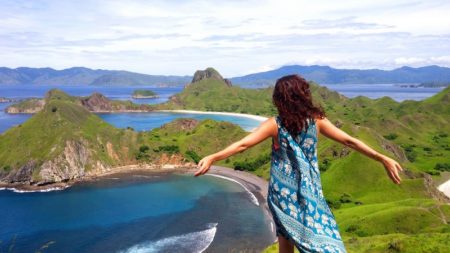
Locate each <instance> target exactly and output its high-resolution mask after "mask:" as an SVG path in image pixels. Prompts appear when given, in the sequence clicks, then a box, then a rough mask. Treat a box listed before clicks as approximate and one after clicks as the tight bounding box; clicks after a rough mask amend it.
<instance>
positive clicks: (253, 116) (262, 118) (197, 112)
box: [155, 110, 268, 121]
mask: <svg viewBox="0 0 450 253" xmlns="http://www.w3.org/2000/svg"><path fill="white" fill-rule="evenodd" d="M155 112H173V113H193V114H220V115H230V116H236V117H245V118H250V119H254V120H258V121H264V120H267V119H268V118H267V117H264V116H259V115H254V114H247V113H236V112H209V111H194V110H155Z"/></svg>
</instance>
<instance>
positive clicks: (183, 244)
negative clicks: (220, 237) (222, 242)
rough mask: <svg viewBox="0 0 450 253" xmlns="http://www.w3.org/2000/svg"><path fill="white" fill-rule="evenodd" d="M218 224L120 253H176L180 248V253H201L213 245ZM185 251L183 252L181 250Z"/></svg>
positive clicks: (143, 244) (144, 243) (149, 242)
mask: <svg viewBox="0 0 450 253" xmlns="http://www.w3.org/2000/svg"><path fill="white" fill-rule="evenodd" d="M217 225H218V223H209V224H208V227H209V228H208V229H205V230H201V231H196V232H192V233H188V234H184V235H176V236H171V237H166V238H163V239H160V240H156V241H147V242H143V243H140V244H136V245H134V246H132V247H130V248H128V249H126V250H124V251H119V252H120V253H150V252H168V251H169V252H170V251H172V252H175V251H174V250H173V249H175V248H179V249H180V252H186V251H187V252H196V253H201V252H203V251H205V250H206V249H207V248H208V247H209V245H211V243H212V241H213V240H214V236H215V235H216V231H217ZM181 249H183V250H181Z"/></svg>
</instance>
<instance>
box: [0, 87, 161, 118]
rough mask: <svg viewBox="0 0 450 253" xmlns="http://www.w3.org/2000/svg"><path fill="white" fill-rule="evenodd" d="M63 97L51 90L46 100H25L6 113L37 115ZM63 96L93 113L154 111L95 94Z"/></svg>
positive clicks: (144, 105)
mask: <svg viewBox="0 0 450 253" xmlns="http://www.w3.org/2000/svg"><path fill="white" fill-rule="evenodd" d="M58 96H61V94H60V93H58V91H55V90H50V91H49V92H47V94H46V95H45V98H43V99H38V98H30V99H27V100H24V101H22V102H20V103H18V104H13V105H10V106H8V107H7V108H6V109H5V112H7V113H11V114H15V113H37V112H39V111H41V110H42V109H43V108H44V106H45V104H46V103H47V101H48V99H54V98H55V97H56V98H58ZM62 96H66V97H68V98H69V99H73V100H74V102H75V103H77V104H80V105H82V106H83V107H85V108H86V109H88V110H89V111H91V112H135V111H142V112H148V111H153V108H152V107H151V106H150V105H146V104H134V103H132V102H130V101H119V100H117V101H116V100H110V99H108V98H107V97H105V96H104V95H103V94H101V93H97V92H95V93H93V94H92V95H90V96H88V97H70V96H68V95H67V94H64V95H62Z"/></svg>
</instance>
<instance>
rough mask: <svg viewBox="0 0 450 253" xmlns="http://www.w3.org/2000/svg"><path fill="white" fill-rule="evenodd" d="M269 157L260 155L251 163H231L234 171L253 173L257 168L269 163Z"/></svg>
mask: <svg viewBox="0 0 450 253" xmlns="http://www.w3.org/2000/svg"><path fill="white" fill-rule="evenodd" d="M270 159H271V157H270V156H269V155H260V156H259V157H258V158H256V159H255V160H253V161H247V160H245V161H237V162H234V163H233V166H234V169H235V170H246V171H254V170H256V169H257V168H259V167H261V166H262V165H264V164H265V163H267V162H269V161H270Z"/></svg>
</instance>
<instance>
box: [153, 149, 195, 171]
mask: <svg viewBox="0 0 450 253" xmlns="http://www.w3.org/2000/svg"><path fill="white" fill-rule="evenodd" d="M153 164H154V165H155V166H156V167H159V168H165V169H169V168H176V167H195V166H196V164H195V163H193V162H190V161H189V160H187V159H186V158H185V157H183V156H182V155H181V154H177V153H175V154H171V155H169V154H166V153H162V154H161V156H160V157H159V158H158V159H157V160H156V161H155V162H154V163H153Z"/></svg>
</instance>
